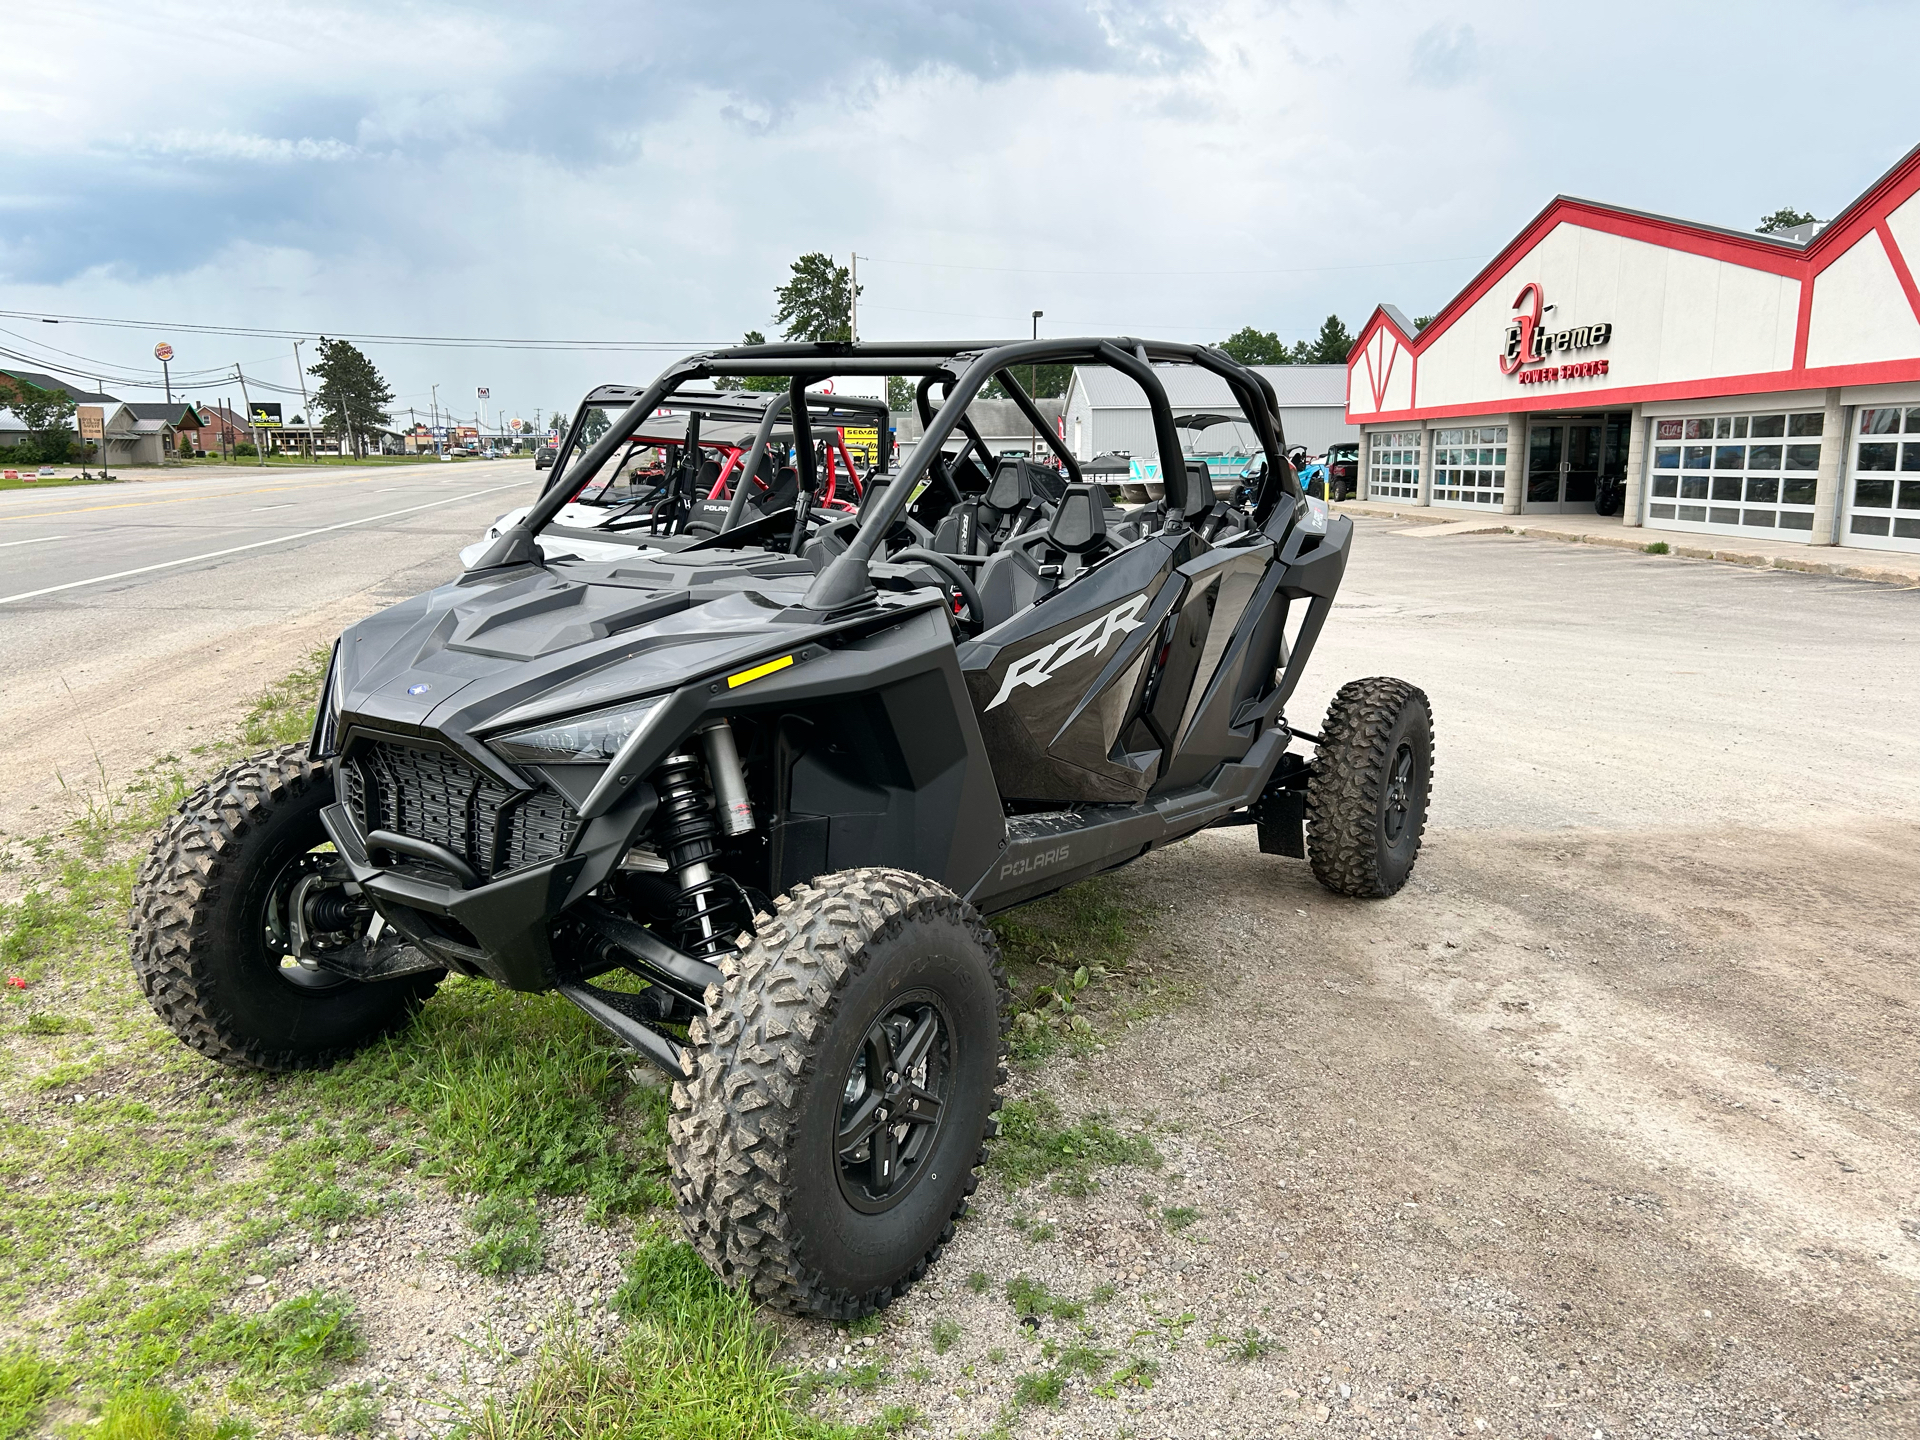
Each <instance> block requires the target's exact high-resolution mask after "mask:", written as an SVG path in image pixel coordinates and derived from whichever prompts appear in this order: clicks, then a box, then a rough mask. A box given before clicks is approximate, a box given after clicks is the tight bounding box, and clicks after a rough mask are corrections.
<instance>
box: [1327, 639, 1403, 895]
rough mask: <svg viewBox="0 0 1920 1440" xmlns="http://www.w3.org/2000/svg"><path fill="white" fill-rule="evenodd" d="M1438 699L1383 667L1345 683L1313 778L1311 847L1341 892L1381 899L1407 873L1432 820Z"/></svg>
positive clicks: (1333, 707)
mask: <svg viewBox="0 0 1920 1440" xmlns="http://www.w3.org/2000/svg"><path fill="white" fill-rule="evenodd" d="M1432 785H1433V708H1432V706H1430V705H1429V704H1428V703H1427V696H1426V692H1425V691H1423V690H1420V689H1419V688H1418V687H1416V686H1413V685H1409V684H1408V683H1407V682H1406V681H1404V680H1394V679H1391V678H1388V677H1386V676H1375V677H1373V678H1372V679H1368V680H1354V681H1351V682H1349V683H1348V684H1346V685H1343V686H1341V687H1340V693H1339V694H1338V695H1336V696H1334V697H1333V704H1331V705H1330V706H1328V707H1327V723H1326V726H1325V728H1324V729H1322V731H1321V732H1320V750H1319V754H1318V755H1316V756H1315V757H1314V761H1313V772H1312V774H1311V775H1309V776H1308V779H1307V856H1308V859H1309V860H1310V861H1311V862H1312V864H1313V874H1314V878H1315V879H1317V880H1318V881H1319V882H1320V883H1321V884H1322V885H1324V886H1325V887H1326V888H1327V889H1329V890H1331V891H1333V892H1334V894H1336V895H1352V896H1355V897H1358V898H1363V899H1379V898H1382V897H1384V896H1387V895H1392V894H1393V893H1394V892H1396V891H1397V890H1399V888H1400V887H1401V886H1402V885H1404V884H1406V883H1407V877H1408V876H1409V875H1411V874H1412V873H1413V862H1414V860H1415V859H1416V858H1417V857H1418V856H1419V854H1420V837H1421V835H1422V833H1423V832H1424V831H1425V830H1426V827H1427V797H1428V793H1429V791H1430V790H1431V789H1432Z"/></svg>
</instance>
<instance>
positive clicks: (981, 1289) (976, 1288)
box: [967, 1270, 988, 1295]
mask: <svg viewBox="0 0 1920 1440" xmlns="http://www.w3.org/2000/svg"><path fill="white" fill-rule="evenodd" d="M987 1283H988V1282H987V1272H986V1271H984V1270H975V1271H973V1272H972V1273H971V1274H969V1275H968V1276H967V1288H968V1289H969V1290H971V1291H973V1293H974V1294H976V1295H984V1294H986V1293H987Z"/></svg>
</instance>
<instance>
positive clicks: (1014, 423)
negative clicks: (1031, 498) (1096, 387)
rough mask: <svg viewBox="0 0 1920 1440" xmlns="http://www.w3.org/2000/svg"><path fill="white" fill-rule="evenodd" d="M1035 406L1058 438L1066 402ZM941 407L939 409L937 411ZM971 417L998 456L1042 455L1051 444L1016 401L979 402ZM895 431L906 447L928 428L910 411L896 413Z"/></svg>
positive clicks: (1039, 402) (1044, 402) (970, 410)
mask: <svg viewBox="0 0 1920 1440" xmlns="http://www.w3.org/2000/svg"><path fill="white" fill-rule="evenodd" d="M1033 403H1034V408H1036V409H1037V410H1039V412H1040V414H1041V417H1042V418H1043V419H1045V420H1046V422H1047V424H1048V425H1049V426H1051V427H1052V429H1053V432H1054V434H1056V435H1058V434H1059V433H1060V414H1061V407H1062V404H1063V403H1064V402H1062V401H1060V400H1035V401H1034V402H1033ZM938 408H939V407H938V406H936V407H935V409H936V410H937V409H938ZM967 418H968V419H970V420H972V421H973V423H974V425H975V426H976V427H978V429H979V431H980V438H981V439H982V440H985V441H986V442H987V448H988V449H989V450H991V451H993V453H994V454H996V455H998V454H1000V453H1001V452H1003V451H1007V450H1018V451H1020V452H1021V453H1022V454H1025V453H1026V452H1027V451H1028V450H1038V451H1039V452H1040V453H1041V454H1045V453H1046V451H1047V442H1046V441H1044V440H1042V439H1040V438H1039V437H1038V436H1037V435H1035V434H1034V431H1033V422H1032V421H1030V420H1028V419H1027V417H1026V415H1025V414H1024V413H1023V412H1022V411H1021V409H1020V407H1019V405H1017V404H1016V403H1015V402H1013V401H1012V400H975V401H974V402H973V403H972V404H971V405H969V406H968V407H967ZM893 429H894V441H895V443H896V444H898V445H900V446H903V447H904V446H907V445H911V444H913V443H914V442H915V441H917V440H918V439H919V438H920V436H921V433H922V432H923V430H924V429H925V427H924V426H922V425H921V423H920V416H919V414H918V413H917V412H915V411H912V410H909V411H907V412H906V413H905V414H900V413H898V412H896V413H895V414H894V417H893Z"/></svg>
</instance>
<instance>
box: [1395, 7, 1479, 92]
mask: <svg viewBox="0 0 1920 1440" xmlns="http://www.w3.org/2000/svg"><path fill="white" fill-rule="evenodd" d="M1479 73H1480V44H1479V41H1478V39H1477V38H1476V37H1475V36H1474V33H1473V27H1472V26H1471V25H1448V24H1445V23H1442V24H1439V25H1434V26H1430V27H1429V28H1428V29H1426V30H1423V31H1421V32H1420V35H1419V36H1418V38H1416V39H1415V40H1414V42H1413V56H1412V59H1411V60H1410V61H1409V62H1408V65H1407V75H1408V78H1409V79H1411V80H1412V81H1413V82H1414V83H1415V84H1417V85H1427V86H1431V87H1432V88H1433V89H1436V90H1450V89H1452V88H1453V87H1454V86H1456V85H1464V84H1465V83H1466V82H1467V81H1469V80H1472V79H1474V78H1475V77H1476V76H1477V75H1478V74H1479Z"/></svg>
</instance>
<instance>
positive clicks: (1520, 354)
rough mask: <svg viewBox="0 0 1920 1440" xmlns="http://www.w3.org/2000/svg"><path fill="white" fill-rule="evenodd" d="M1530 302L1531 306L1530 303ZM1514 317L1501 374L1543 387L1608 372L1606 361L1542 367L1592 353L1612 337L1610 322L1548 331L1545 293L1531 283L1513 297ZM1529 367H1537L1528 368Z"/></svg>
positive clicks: (1504, 350)
mask: <svg viewBox="0 0 1920 1440" xmlns="http://www.w3.org/2000/svg"><path fill="white" fill-rule="evenodd" d="M1529 301H1531V303H1529ZM1513 308H1514V309H1515V310H1517V311H1519V312H1520V313H1519V314H1517V315H1515V316H1514V318H1513V320H1512V322H1511V323H1510V324H1508V326H1507V336H1506V340H1507V343H1506V347H1505V348H1504V349H1503V350H1502V351H1501V352H1500V373H1501V374H1503V375H1514V376H1517V377H1518V378H1519V381H1520V383H1521V384H1522V385H1543V384H1546V383H1548V382H1549V381H1553V380H1584V379H1586V378H1588V377H1589V376H1593V375H1604V374H1606V373H1607V369H1608V366H1607V362H1606V361H1605V360H1575V361H1571V362H1567V363H1563V364H1558V365H1546V364H1542V363H1541V362H1543V361H1544V360H1545V359H1546V358H1547V357H1548V356H1549V355H1561V354H1570V353H1571V352H1573V351H1576V350H1592V349H1597V348H1598V347H1599V346H1602V345H1605V344H1606V343H1607V342H1608V341H1609V340H1611V339H1612V338H1613V326H1612V324H1610V323H1603V324H1599V325H1574V326H1569V327H1568V328H1567V329H1565V330H1547V329H1544V328H1543V327H1542V326H1541V323H1540V320H1541V316H1542V314H1543V313H1544V311H1545V309H1546V293H1545V292H1544V291H1543V290H1541V288H1540V287H1539V286H1538V285H1537V284H1535V283H1533V282H1532V281H1528V282H1527V283H1526V284H1525V285H1524V286H1522V287H1521V289H1520V293H1519V294H1518V295H1516V296H1515V297H1514V300H1513ZM1528 366H1533V367H1534V368H1532V369H1528V368H1527V367H1528Z"/></svg>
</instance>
